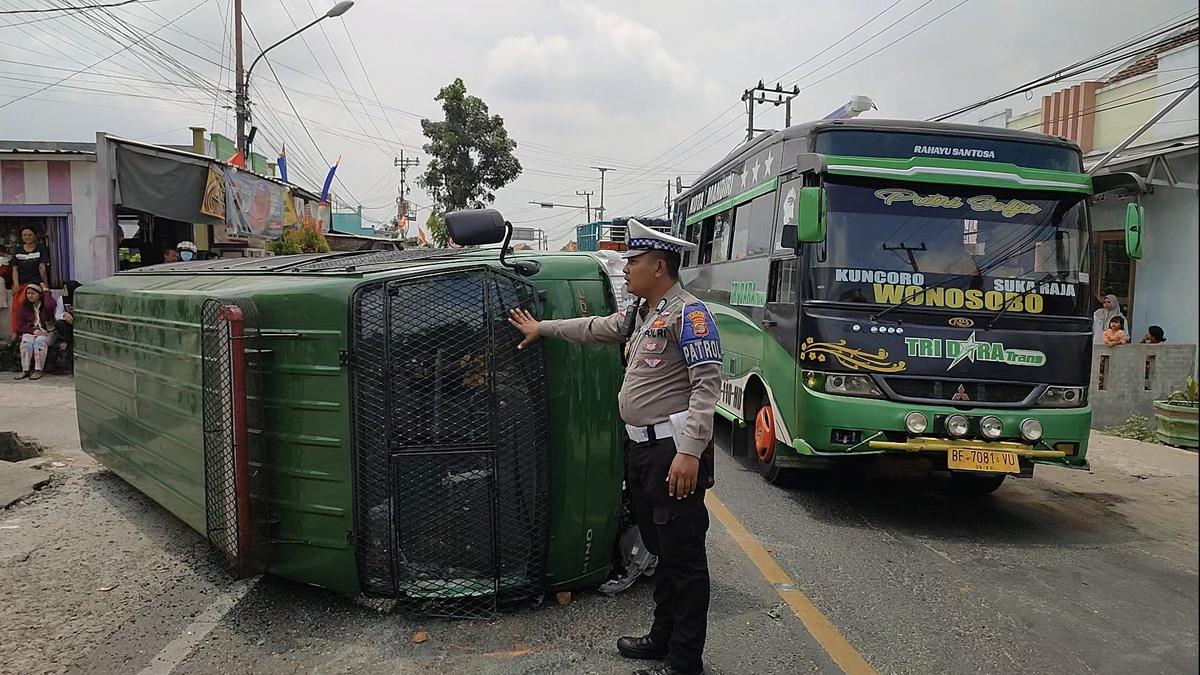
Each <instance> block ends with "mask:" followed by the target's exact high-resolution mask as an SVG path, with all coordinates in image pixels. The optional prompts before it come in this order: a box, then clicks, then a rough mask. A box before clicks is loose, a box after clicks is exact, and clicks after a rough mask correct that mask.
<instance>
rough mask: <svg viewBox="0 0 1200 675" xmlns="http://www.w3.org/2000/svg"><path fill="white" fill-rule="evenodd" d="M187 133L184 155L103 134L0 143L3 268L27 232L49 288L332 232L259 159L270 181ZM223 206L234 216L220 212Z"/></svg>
mask: <svg viewBox="0 0 1200 675" xmlns="http://www.w3.org/2000/svg"><path fill="white" fill-rule="evenodd" d="M192 131H193V137H192V143H191V144H190V145H154V144H149V143H142V142H139V141H136V140H131V139H124V138H119V137H116V136H112V135H109V134H106V133H99V134H97V135H96V140H95V142H62V141H23V140H0V262H2V263H3V264H4V265H5V266H6V265H7V264H8V259H7V258H8V255H9V254H10V253H11V251H12V250H13V248H14V247H15V245H16V242H17V241H18V240H19V235H20V230H21V229H22V228H24V227H26V226H30V227H33V228H34V229H35V231H36V232H37V235H38V239H39V241H40V242H41V243H42V244H43V245H44V246H45V247H46V249H47V250H48V252H49V255H50V264H49V266H48V267H49V269H48V272H49V277H50V285H51V286H52V287H54V288H61V287H62V285H63V284H64V283H65V282H66V281H67V280H68V279H76V280H78V281H81V282H83V283H88V282H90V281H94V280H96V279H102V278H104V277H106V276H109V275H111V274H113V273H115V272H116V271H117V270H119V269H123V268H128V267H134V266H140V265H146V264H154V263H157V262H161V261H162V257H163V252H164V251H165V250H166V249H169V248H172V247H174V246H175V244H177V243H178V242H180V241H184V240H189V241H194V242H195V243H196V244H197V246H198V247H199V249H200V251H201V252H202V254H204V255H207V256H212V255H226V256H227V255H256V254H262V249H263V247H264V246H265V243H266V242H267V241H269V240H270V239H272V238H274V237H277V236H278V235H279V233H280V231H281V230H282V228H283V227H284V226H285V225H287V224H290V223H294V222H302V221H306V220H307V221H310V222H313V223H315V224H317V225H319V227H320V228H321V229H322V230H323V231H328V230H329V229H330V215H329V213H328V209H327V207H326V206H325V205H323V204H321V202H320V199H319V196H318V195H317V194H315V193H313V192H311V191H308V190H304V189H303V188H300V187H298V186H295V185H291V184H289V183H285V182H284V181H282V180H280V179H278V178H276V177H275V176H274V175H273V174H274V169H275V166H274V164H273V163H271V162H268V161H267V160H266V158H265V157H262V156H260V155H256V154H254V155H251V157H250V158H249V160H248V165H249V166H251V167H256V168H258V169H260V171H265V172H266V173H260V172H254V171H247V170H236V169H234V168H233V167H230V166H229V165H228V164H227V163H226V162H225V160H226V159H228V157H227V156H225V154H226V153H227V152H228V151H230V150H231V148H232V145H231V141H229V139H226V138H224V137H223V136H221V135H219V134H212V135H210V136H209V137H207V138H206V137H205V135H204V132H205V130H204V129H201V128H193V130H192ZM226 196H233V200H232V201H233V202H234V203H236V204H237V206H238V207H239V208H237V209H235V210H230V209H228V208H226V199H225V197H226ZM206 198H207V199H210V200H212V203H210V204H208V205H207V206H206V205H205V203H204V202H205V200H206ZM205 210H207V211H208V212H207V213H206V212H205ZM231 214H233V216H234V217H233V219H232V221H231V220H230V218H229V216H230V215H231ZM9 276H11V275H6V279H7V278H8V277H9ZM9 282H11V280H9V281H8V282H6V284H8V283H9ZM5 290H6V292H7V293H6V296H5V298H4V299H3V300H4V302H5V303H6V304H7V302H8V294H11V290H12V289H11V288H7V286H6V289H5Z"/></svg>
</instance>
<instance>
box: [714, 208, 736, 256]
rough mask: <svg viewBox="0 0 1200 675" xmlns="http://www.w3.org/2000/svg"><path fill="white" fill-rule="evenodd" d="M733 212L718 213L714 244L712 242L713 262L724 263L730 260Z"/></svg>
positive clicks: (715, 223) (715, 222)
mask: <svg viewBox="0 0 1200 675" xmlns="http://www.w3.org/2000/svg"><path fill="white" fill-rule="evenodd" d="M732 216H733V212H732V211H725V212H722V213H718V214H717V217H716V220H715V221H714V223H713V242H712V257H711V258H710V261H711V262H715V263H718V262H724V261H726V260H729V240H730V235H731V234H733V233H732V232H731V230H732V229H733V228H732V225H733V223H732V222H731V221H732V219H733V218H732Z"/></svg>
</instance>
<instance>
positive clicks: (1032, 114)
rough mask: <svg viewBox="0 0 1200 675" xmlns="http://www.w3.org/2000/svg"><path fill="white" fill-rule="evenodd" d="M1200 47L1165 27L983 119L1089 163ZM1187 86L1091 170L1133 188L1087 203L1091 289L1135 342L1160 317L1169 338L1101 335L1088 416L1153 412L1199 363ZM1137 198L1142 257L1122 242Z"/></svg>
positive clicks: (1133, 125) (1170, 90)
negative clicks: (1050, 142) (1069, 148)
mask: <svg viewBox="0 0 1200 675" xmlns="http://www.w3.org/2000/svg"><path fill="white" fill-rule="evenodd" d="M1198 58H1200V52H1198V43H1197V30H1196V29H1195V28H1192V29H1187V30H1182V31H1178V32H1176V33H1174V34H1171V35H1168V36H1166V37H1165V38H1164V39H1162V40H1161V41H1159V42H1158V43H1157V44H1155V45H1154V46H1153V48H1151V49H1150V50H1148V51H1146V52H1145V53H1143V54H1141V55H1139V56H1137V57H1136V58H1132V59H1130V60H1129V61H1127V62H1125V63H1121V64H1119V65H1118V66H1117V67H1116V68H1114V69H1113V70H1112V71H1111V72H1109V73H1108V74H1107V75H1106V76H1104V77H1101V78H1098V79H1096V80H1092V81H1085V82H1078V83H1075V84H1072V85H1071V86H1069V87H1065V88H1063V89H1061V90H1060V91H1056V92H1054V93H1052V94H1049V95H1046V96H1043V97H1042V100H1041V105H1040V106H1038V107H1036V108H1033V109H1030V110H1027V111H1023V112H1020V113H1017V114H1013V112H1012V110H1004V111H1002V112H1000V113H997V114H995V115H992V116H990V117H987V118H985V119H983V120H980V123H981V124H984V125H989V126H1001V127H1007V128H1009V129H1025V130H1040V131H1041V132H1042V133H1045V134H1049V135H1053V136H1062V137H1066V138H1070V139H1072V140H1074V141H1075V142H1076V143H1078V144H1079V146H1080V148H1081V149H1082V150H1083V152H1084V166H1085V167H1086V168H1089V169H1090V168H1092V167H1094V166H1096V165H1097V163H1099V162H1100V161H1101V159H1102V158H1104V157H1105V156H1106V155H1108V154H1109V152H1110V151H1111V150H1113V149H1114V148H1117V147H1118V146H1120V145H1121V143H1122V142H1123V141H1125V140H1126V139H1127V138H1128V137H1129V136H1131V135H1132V134H1134V133H1135V132H1136V131H1138V130H1139V129H1140V128H1141V127H1143V126H1144V125H1145V124H1146V123H1147V122H1149V121H1150V120H1151V119H1152V118H1153V117H1154V116H1155V115H1156V114H1157V113H1159V112H1160V111H1162V110H1163V109H1164V108H1165V107H1167V106H1169V105H1170V104H1171V103H1172V102H1173V101H1175V100H1176V99H1177V98H1178V96H1180V95H1181V94H1182V93H1183V92H1184V91H1186V90H1187V88H1188V87H1190V86H1191V85H1192V84H1193V83H1194V82H1195V81H1196V77H1197V62H1198ZM1197 107H1198V105H1197V94H1196V91H1195V90H1192V93H1191V94H1190V95H1189V96H1188V97H1187V98H1185V99H1184V100H1183V101H1182V102H1181V103H1179V104H1178V105H1176V106H1175V107H1174V108H1173V109H1171V111H1170V112H1168V113H1167V114H1166V115H1165V116H1163V117H1162V118H1161V119H1160V120H1158V121H1157V122H1156V123H1154V124H1153V125H1151V126H1149V127H1148V128H1146V129H1145V130H1144V131H1143V132H1142V133H1141V134H1140V135H1138V136H1137V137H1136V138H1135V139H1134V140H1133V141H1132V142H1131V143H1130V144H1129V145H1128V147H1126V148H1124V149H1123V150H1122V151H1121V152H1120V153H1118V154H1117V155H1116V156H1115V157H1113V158H1111V159H1110V160H1109V161H1108V162H1107V163H1105V164H1104V165H1103V166H1102V167H1101V168H1100V169H1099V170H1098V171H1097V172H1096V175H1097V176H1100V175H1104V174H1112V173H1117V172H1129V173H1134V174H1137V176H1138V177H1140V183H1141V187H1140V188H1134V189H1130V190H1125V191H1119V192H1116V193H1109V194H1107V195H1104V196H1102V197H1099V198H1097V199H1094V200H1093V202H1092V204H1091V214H1092V222H1093V227H1094V233H1093V238H1092V266H1091V270H1090V274H1091V281H1092V285H1093V290H1094V292H1095V294H1096V295H1097V298H1095V302H1096V303H1097V304H1096V306H1097V307H1098V306H1099V304H1098V303H1099V301H1100V300H1099V298H1100V297H1103V296H1104V295H1107V294H1112V295H1115V296H1117V297H1118V299H1119V300H1120V302H1121V307H1122V310H1123V311H1124V314H1125V317H1126V320H1127V322H1128V333H1129V335H1130V338H1131V341H1132V342H1134V343H1137V342H1139V341H1140V340H1141V338H1142V336H1143V335H1145V333H1146V330H1147V328H1148V327H1149V326H1151V325H1156V326H1161V327H1163V329H1164V331H1165V333H1166V336H1167V344H1165V345H1152V346H1145V347H1142V346H1129V347H1127V348H1124V349H1123V348H1121V347H1104V346H1099V345H1098V346H1097V347H1096V349H1095V355H1094V359H1093V368H1092V370H1093V384H1092V393H1091V400H1092V404H1093V409H1094V411H1095V415H1094V420H1093V425H1094V426H1096V427H1101V428H1102V427H1105V426H1110V425H1113V424H1118V423H1120V422H1122V421H1124V419H1125V418H1126V417H1128V416H1129V414H1131V413H1135V414H1140V415H1145V416H1149V414H1150V403H1149V402H1150V401H1151V400H1153V399H1154V398H1163V397H1165V396H1166V395H1167V394H1169V393H1170V392H1171V391H1172V390H1173V389H1177V388H1179V387H1181V386H1182V382H1183V379H1184V377H1185V376H1186V375H1187V374H1189V373H1192V374H1194V373H1195V372H1196V358H1195V354H1196V343H1197V342H1198V341H1200V314H1198V307H1200V276H1198V274H1197V269H1198V267H1200V265H1198V264H1197V263H1198V260H1197V250H1198V249H1200V212H1198V208H1197V206H1198V203H1197V201H1198V200H1197V195H1198V192H1197V189H1198V186H1197V182H1198V179H1197V169H1198V162H1197V158H1198V154H1197V147H1198V145H1200V143H1198V140H1200V127H1198V124H1200V122H1198V119H1197V118H1198V117H1200V115H1198V114H1197ZM1132 200H1137V201H1138V202H1139V203H1140V204H1141V205H1142V206H1143V208H1144V209H1145V220H1146V226H1145V239H1144V246H1143V257H1142V259H1141V260H1132V259H1130V258H1129V257H1128V256H1127V255H1126V253H1125V244H1124V232H1123V231H1124V223H1125V210H1126V206H1127V205H1128V203H1129V202H1130V201H1132Z"/></svg>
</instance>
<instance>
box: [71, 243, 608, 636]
mask: <svg viewBox="0 0 1200 675" xmlns="http://www.w3.org/2000/svg"><path fill="white" fill-rule="evenodd" d="M495 253H496V252H495V251H486V250H485V251H479V250H464V251H432V252H431V251H411V252H410V251H401V252H370V253H351V254H327V255H304V256H287V257H276V258H263V259H232V260H230V259H226V260H214V261H202V262H196V263H182V264H175V265H159V266H156V267H151V268H145V269H142V270H138V271H135V272H128V273H123V274H119V275H117V276H115V277H112V278H109V279H106V280H104V281H101V282H98V283H96V284H93V285H89V286H86V287H83V288H81V289H80V291H79V293H78V295H79V297H78V299H77V301H76V317H77V318H76V336H77V337H76V340H77V347H76V368H75V376H76V390H77V397H78V414H79V429H80V436H81V440H82V443H83V447H84V449H85V450H86V451H87V452H88V453H89V454H91V455H93V456H94V457H96V458H97V459H98V460H99V461H101V462H102V463H103V464H104V465H105V466H107V467H108V468H110V469H111V470H112V471H114V472H115V473H116V474H117V475H119V476H120V477H122V478H123V479H124V480H126V481H128V482H129V483H130V484H131V485H133V486H134V487H135V488H137V489H138V490H140V491H141V492H143V493H145V494H146V495H148V496H149V497H150V498H151V499H153V500H154V501H156V502H157V503H159V504H161V505H162V506H163V507H165V508H166V509H167V510H169V511H170V512H171V513H173V514H175V515H176V516H177V517H179V518H180V519H182V520H183V521H184V522H186V523H187V524H188V525H189V526H191V527H192V528H193V529H195V530H196V531H197V532H200V533H202V534H206V535H207V536H208V538H209V539H210V540H212V541H213V543H214V544H215V545H216V546H217V548H218V549H220V550H222V551H223V552H224V553H225V554H226V556H227V559H228V560H229V563H230V565H231V566H232V567H233V568H235V569H236V570H237V571H240V572H242V573H247V572H249V571H265V572H267V573H271V574H274V575H278V576H281V577H286V578H289V579H294V580H296V581H300V582H304V583H310V584H316V585H320V586H324V587H328V588H330V589H334V590H337V591H343V592H359V591H362V592H366V593H368V594H373V595H379V596H387V597H397V598H400V599H410V600H426V601H430V602H432V601H444V600H446V599H447V598H449V599H451V600H454V599H458V600H462V599H463V598H477V599H480V605H479V607H482V608H483V610H481V611H484V612H486V611H488V610H494V609H495V608H496V607H497V606H499V605H500V604H503V603H504V601H505V599H506V598H508V599H516V600H520V599H523V598H525V597H533V596H535V595H539V594H540V592H542V591H546V590H562V589H572V588H582V587H589V586H591V587H594V586H596V585H598V584H599V583H601V582H603V581H604V579H605V578H606V577H607V574H608V572H609V569H610V565H611V563H612V560H613V542H614V541H615V539H616V537H617V534H618V533H617V528H618V522H619V517H620V510H621V481H622V467H623V460H622V442H623V436H622V432H621V431H622V427H621V424H620V420H619V417H618V415H617V410H616V404H615V400H616V391H617V389H618V388H619V386H620V377H621V355H620V352H619V351H618V349H617V348H615V347H604V346H580V345H571V344H567V343H565V342H561V341H549V342H545V341H544V342H541V343H537V344H535V345H533V346H531V347H529V348H527V349H525V350H521V351H518V350H517V349H516V344H517V342H518V334H517V333H516V331H514V330H513V329H512V328H511V327H510V326H509V325H508V324H507V321H506V317H507V311H508V309H510V308H512V307H515V306H523V307H526V308H529V309H531V310H533V311H540V312H541V315H542V316H543V317H544V318H566V317H573V316H580V315H583V314H594V315H604V314H608V313H611V312H612V311H614V308H613V306H612V300H611V298H612V293H611V288H610V285H609V280H608V278H607V277H606V274H605V272H604V270H603V269H602V268H601V266H600V265H599V264H598V263H597V262H596V261H595V260H594V259H592V258H590V257H588V256H586V255H580V254H557V255H555V254H548V255H539V256H536V257H535V259H536V260H537V261H538V262H539V263H540V265H541V269H540V271H539V272H538V273H537V274H535V275H533V276H531V277H529V278H522V277H520V276H517V275H514V274H512V273H511V272H509V271H508V270H507V269H505V268H504V267H502V266H500V265H499V264H498V261H497V260H496V256H495ZM239 335H240V337H239ZM238 453H241V454H240V455H239V454H238ZM242 458H244V459H242ZM239 461H241V462H243V464H241V465H239V464H238V462H239ZM239 467H240V468H239ZM239 471H241V472H242V473H239ZM235 530H236V531H235ZM481 570H486V572H483V571H481ZM522 589H523V590H522ZM472 611H474V610H472Z"/></svg>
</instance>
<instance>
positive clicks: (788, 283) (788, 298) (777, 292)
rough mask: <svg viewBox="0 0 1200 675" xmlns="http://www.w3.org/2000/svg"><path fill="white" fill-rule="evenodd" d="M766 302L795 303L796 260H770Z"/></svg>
mask: <svg viewBox="0 0 1200 675" xmlns="http://www.w3.org/2000/svg"><path fill="white" fill-rule="evenodd" d="M767 302H785V303H792V302H796V259H795V258H792V259H791V260H772V261H771V273H770V278H769V279H768V280H767Z"/></svg>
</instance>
